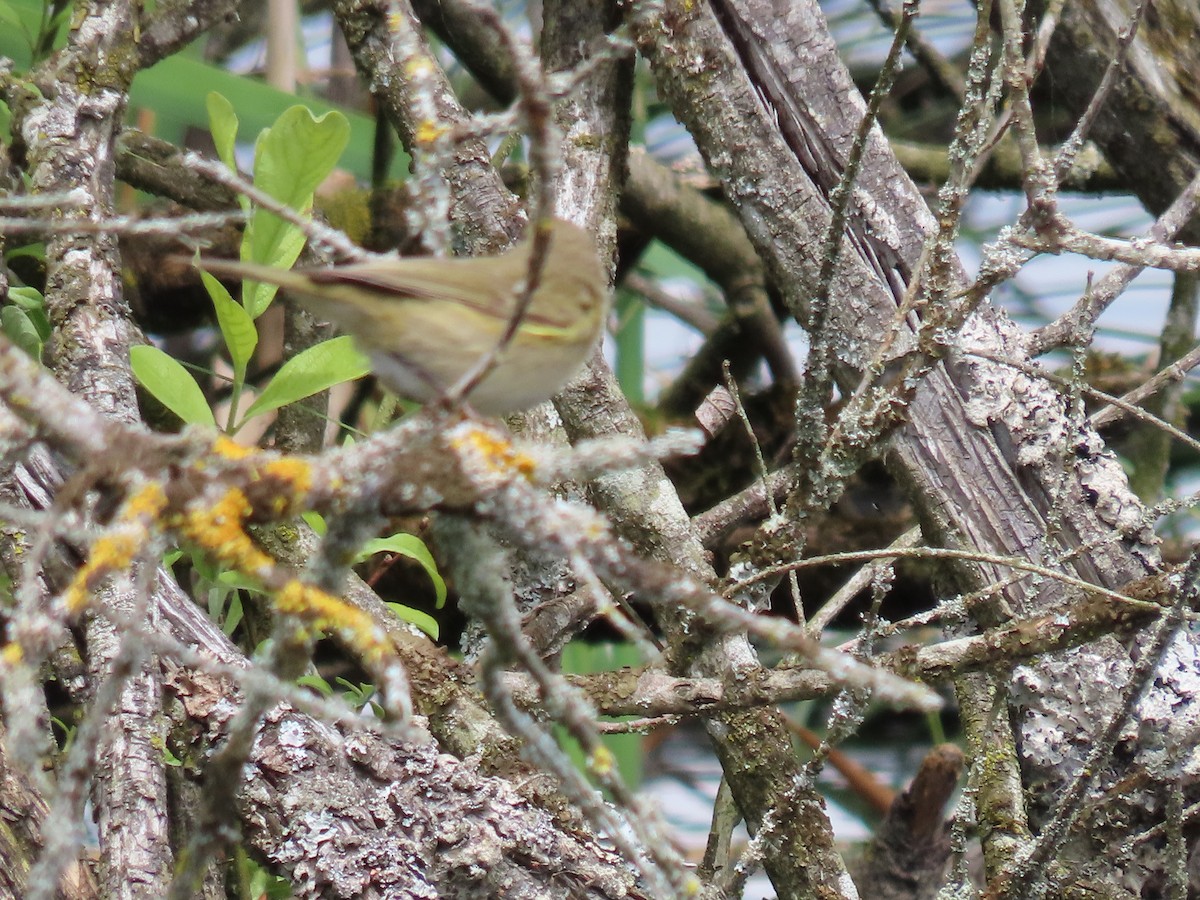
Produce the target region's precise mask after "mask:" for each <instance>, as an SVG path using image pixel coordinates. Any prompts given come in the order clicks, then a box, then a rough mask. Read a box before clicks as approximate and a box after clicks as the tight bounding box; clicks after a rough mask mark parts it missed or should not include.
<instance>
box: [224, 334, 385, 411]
mask: <svg viewBox="0 0 1200 900" xmlns="http://www.w3.org/2000/svg"><path fill="white" fill-rule="evenodd" d="M370 371H371V362H370V360H368V359H367V358H366V357H365V356H363V354H362V353H360V352H359V350H358V349H357V348H356V347H355V346H354V342H353V340H351V338H350V337H349V336H347V335H342V336H341V337H335V338H333V339H332V340H328V341H324V342H322V343H320V344H317V345H316V346H315V347H309V348H308V349H307V350H305V351H304V352H302V353H298V354H296V355H295V356H294V357H292V358H291V359H289V360H288V361H287V362H285V363H284V364H283V365H282V366H281V367H280V369H279V371H278V372H276V373H275V377H274V378H272V379H271V381H270V383H269V384H268V385H267V386H266V388H265V389H264V390H263V392H262V393H261V394H260V395H259V396H258V399H257V400H255V401H254V402H253V403H251V404H250V408H249V409H247V410H246V418H247V419H249V418H251V417H252V416H256V415H260V414H262V413H265V412H269V411H271V410H273V409H279V407H281V406H287V405H288V404H289V403H295V402H296V401H297V400H303V399H304V398H305V397H311V396H312V395H313V394H315V393H317V392H318V391H323V390H325V389H326V388H329V387H332V386H333V385H335V384H341V383H342V382H343V381H353V380H354V379H355V378H361V377H362V376H364V375H366V374H367V373H368V372H370Z"/></svg>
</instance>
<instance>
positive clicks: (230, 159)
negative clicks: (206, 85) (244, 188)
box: [204, 91, 250, 210]
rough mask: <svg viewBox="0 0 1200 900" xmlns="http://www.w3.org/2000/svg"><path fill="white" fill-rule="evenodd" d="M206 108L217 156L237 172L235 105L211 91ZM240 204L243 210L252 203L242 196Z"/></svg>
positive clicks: (239, 199) (205, 102)
mask: <svg viewBox="0 0 1200 900" xmlns="http://www.w3.org/2000/svg"><path fill="white" fill-rule="evenodd" d="M204 106H205V108H206V109H207V110H208V128H209V131H211V132H212V137H213V143H214V144H216V147H217V156H218V157H220V159H221V162H223V163H225V165H226V166H227V167H228V168H229V169H231V170H232V171H234V172H236V171H237V155H236V154H235V153H234V149H235V148H236V146H237V133H238V117H237V113H236V112H234V110H233V104H232V103H230V102H229V101H228V100H227V99H226V98H225V95H224V94H220V93H218V92H216V91H209V92H208V94H207V95H206V96H205V98H204ZM238 203H239V204H241V207H242V209H246V210H248V209H249V208H250V201H249V200H248V199H247V198H246V197H243V196H241V195H240V194H239V195H238Z"/></svg>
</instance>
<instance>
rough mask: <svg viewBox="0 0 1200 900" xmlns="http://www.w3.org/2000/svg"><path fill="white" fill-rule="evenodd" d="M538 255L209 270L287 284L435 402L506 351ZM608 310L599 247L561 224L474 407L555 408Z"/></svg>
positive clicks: (376, 362)
mask: <svg viewBox="0 0 1200 900" xmlns="http://www.w3.org/2000/svg"><path fill="white" fill-rule="evenodd" d="M531 247H532V241H531V240H530V239H529V238H526V239H525V240H523V241H521V242H520V243H518V244H515V245H514V246H513V247H512V248H511V249H509V250H508V251H506V252H505V253H501V254H500V255H499V256H485V257H469V258H453V259H430V258H409V259H401V258H399V257H387V258H382V259H376V260H371V261H369V262H363V263H353V264H349V265H344V266H334V267H332V268H323V269H322V268H308V269H291V270H288V269H276V268H272V267H270V266H263V265H258V264H255V263H245V262H238V261H235V260H222V259H204V260H201V262H200V263H199V265H200V267H201V268H203V269H205V270H206V271H208V272H210V273H212V274H214V275H218V276H227V277H234V278H246V279H252V280H255V281H261V282H265V283H267V284H276V285H279V287H281V288H283V289H284V290H285V291H286V292H287V293H288V294H289V295H290V296H291V297H292V298H293V299H295V300H296V301H297V302H299V303H300V304H301V305H302V306H304V307H305V308H307V309H308V310H309V311H311V312H312V313H313V314H314V315H316V316H319V317H320V318H323V319H327V320H328V321H330V322H333V323H334V324H336V325H337V326H339V327H340V328H341V329H342V330H344V331H346V332H347V333H349V334H350V335H352V336H353V337H354V340H355V341H356V343H357V344H358V345H359V347H360V348H361V349H362V350H363V351H364V352H365V353H366V354H367V355H368V356H369V357H370V359H371V365H372V368H373V369H374V371H375V374H376V375H378V376H379V378H380V379H381V380H382V381H383V383H384V384H385V385H387V386H388V387H389V388H390V389H391V390H393V391H395V392H396V393H398V394H400V395H402V396H404V397H408V398H409V399H412V400H418V401H421V402H425V401H427V400H431V399H435V398H437V397H440V396H442V395H444V394H445V393H446V392H447V391H448V390H449V389H450V388H452V387H454V386H455V385H456V384H458V382H459V381H460V380H461V379H462V378H463V377H464V375H466V373H467V372H469V371H470V370H471V368H472V367H473V366H474V365H476V363H477V362H478V361H479V360H480V358H481V357H483V355H484V354H486V353H487V352H489V351H490V350H491V349H492V348H493V347H495V346H496V345H497V344H498V343H499V341H500V338H501V335H502V334H503V333H504V331H505V329H506V328H507V326H508V323H509V321H510V320H511V319H512V316H513V313H514V311H515V310H516V305H517V302H518V301H519V299H520V290H519V289H520V286H521V285H522V283H523V282H524V281H525V279H526V278H527V277H528V276H529V257H530V250H531ZM607 300H608V284H607V279H606V277H605V274H604V270H603V268H602V267H601V266H600V261H599V259H598V258H597V255H596V245H595V242H594V241H593V240H592V236H591V235H590V234H588V233H587V232H586V231H584V230H583V229H582V228H580V227H579V226H577V225H573V224H572V223H570V222H566V221H562V220H560V219H555V220H553V222H552V223H551V227H550V246H549V250H548V252H547V254H546V259H545V264H544V266H543V268H542V273H541V279H540V281H539V283H538V285H537V288H536V290H534V292H533V296H532V297H531V299H530V302H529V306H528V307H527V308H526V310H525V315H524V317H523V318H522V319H521V322H520V325H519V327H518V328H517V331H516V334H515V335H514V337H513V339H512V341H511V343H510V344H509V345H508V347H507V348H505V350H504V351H503V352H502V353H501V354H500V356H499V357H498V358H497V359H496V360H495V362H494V364H493V366H492V368H491V369H490V370H488V373H487V375H486V376H485V377H484V378H483V380H482V381H480V382H479V383H478V384H477V385H476V386H475V387H474V389H473V390H472V391H471V393H470V395H469V396H468V397H467V401H468V402H469V403H470V404H471V405H472V406H474V407H475V408H476V409H477V410H479V411H480V412H482V413H484V414H486V415H498V414H501V413H508V412H515V411H517V410H521V409H527V408H529V407H531V406H535V405H536V404H538V403H541V402H542V401H543V400H548V399H549V398H550V397H552V396H553V395H554V394H556V393H557V392H558V390H559V389H560V388H561V387H562V386H563V385H564V384H566V382H567V381H568V380H569V379H570V378H571V376H572V375H574V374H575V373H576V372H577V371H578V370H579V368H580V367H581V366H582V365H583V362H584V360H586V359H587V357H588V355H589V353H590V351H591V349H592V347H593V346H595V344H596V341H597V340H598V338H599V337H600V333H601V330H602V329H603V327H604V321H605V317H606V315H607V310H608V302H607Z"/></svg>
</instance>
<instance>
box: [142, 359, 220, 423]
mask: <svg viewBox="0 0 1200 900" xmlns="http://www.w3.org/2000/svg"><path fill="white" fill-rule="evenodd" d="M129 363H130V365H131V366H132V367H133V374H134V375H135V376H136V377H137V380H138V381H140V382H141V383H142V387H144V388H145V389H146V390H147V391H149V392H150V394H151V395H152V396H153V397H154V399H155V400H157V401H158V402H159V403H161V404H162V405H163V406H165V407H166V408H167V409H169V410H170V411H171V412H173V413H175V415H177V416H179V418H181V419H183V421H184V422H186V423H187V424H189V425H211V426H212V427H214V428H215V427H216V425H217V423H216V420H215V419H213V414H212V410H211V409H209V407H208V401H207V400H205V399H204V392H203V391H202V390H200V385H198V384H196V379H195V378H193V377H192V376H191V373H190V372H188V370H187V369H185V368H184V367H183V366H182V365H180V363H179V362H178V361H177V360H175V359H172V358H171V357H170V356H168V355H167V354H166V353H163V352H162V351H161V350H159V349H158V348H157V347H150V346H141V347H132V348H131V349H130V351H129Z"/></svg>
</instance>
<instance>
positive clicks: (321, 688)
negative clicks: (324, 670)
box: [296, 675, 333, 697]
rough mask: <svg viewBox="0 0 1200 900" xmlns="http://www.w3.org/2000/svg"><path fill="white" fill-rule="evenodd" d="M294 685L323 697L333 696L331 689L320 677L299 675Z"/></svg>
mask: <svg viewBox="0 0 1200 900" xmlns="http://www.w3.org/2000/svg"><path fill="white" fill-rule="evenodd" d="M296 684H298V685H300V686H301V687H306V688H312V689H313V690H314V691H316V692H317V693H318V694H321V695H322V696H324V697H332V696H333V687H332V686H331V685H330V684H329V682H328V681H326V680H325V679H324V678H322V677H321V676H320V675H301V676H300V677H299V678H297V679H296Z"/></svg>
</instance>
